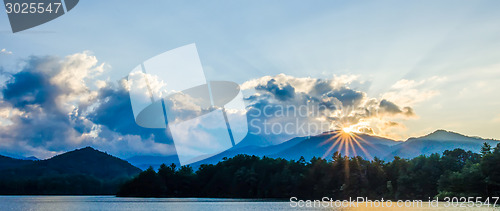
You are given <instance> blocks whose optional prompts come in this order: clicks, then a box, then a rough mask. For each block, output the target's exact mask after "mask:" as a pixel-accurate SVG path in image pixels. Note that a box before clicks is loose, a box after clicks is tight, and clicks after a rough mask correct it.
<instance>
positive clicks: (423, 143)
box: [385, 130, 500, 160]
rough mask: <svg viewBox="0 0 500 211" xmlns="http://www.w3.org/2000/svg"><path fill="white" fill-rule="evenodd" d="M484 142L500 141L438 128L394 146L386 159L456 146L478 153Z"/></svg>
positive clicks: (412, 155)
mask: <svg viewBox="0 0 500 211" xmlns="http://www.w3.org/2000/svg"><path fill="white" fill-rule="evenodd" d="M484 142H487V143H488V144H490V145H492V146H496V145H497V144H498V143H500V142H499V141H498V140H493V139H483V138H479V137H470V136H465V135H462V134H459V133H456V132H451V131H446V130H436V131H434V132H433V133H430V134H428V135H425V136H422V137H417V138H409V139H408V140H406V141H405V142H402V143H401V144H398V145H395V146H393V147H392V149H391V153H389V154H388V155H387V156H386V157H385V159H386V160H392V158H393V157H394V156H399V157H401V158H413V157H417V156H419V155H430V154H433V153H443V152H444V151H445V150H453V149H456V148H461V149H463V150H466V151H468V150H470V151H472V152H476V153H478V152H479V150H480V149H481V146H482V145H483V143H484Z"/></svg>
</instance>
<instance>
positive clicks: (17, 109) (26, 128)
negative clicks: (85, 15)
mask: <svg viewBox="0 0 500 211" xmlns="http://www.w3.org/2000/svg"><path fill="white" fill-rule="evenodd" d="M25 64H26V65H25V66H24V67H23V68H22V69H21V70H17V71H11V72H15V73H13V74H11V75H9V79H8V80H7V81H6V83H5V85H4V86H3V87H2V88H1V94H2V96H1V100H0V123H1V124H0V154H1V153H2V151H3V152H9V153H10V154H13V153H18V154H20V155H34V156H37V157H39V158H47V157H50V156H53V155H55V154H58V153H60V152H64V151H67V150H72V149H75V148H77V147H83V146H89V145H90V146H94V147H96V148H98V149H100V150H105V151H108V152H109V153H112V154H114V155H117V156H122V157H128V156H133V155H136V154H156V155H165V154H174V153H175V148H173V146H172V145H171V140H170V139H169V138H168V136H167V134H166V131H165V130H153V129H144V128H140V127H139V126H137V125H136V124H135V121H134V117H133V114H132V109H131V104H130V98H129V95H128V92H127V89H126V86H125V85H124V84H125V82H124V81H123V80H122V81H120V82H119V83H111V82H104V81H100V82H99V83H100V85H99V86H98V87H97V88H96V89H91V88H90V86H88V84H93V83H94V82H95V77H96V76H98V75H99V74H101V73H102V72H103V71H104V69H105V67H106V64H104V63H99V62H98V60H97V58H96V57H94V56H92V55H91V54H90V53H89V52H83V53H78V54H73V55H70V56H67V57H65V58H58V57H30V58H29V59H27V60H26V61H25Z"/></svg>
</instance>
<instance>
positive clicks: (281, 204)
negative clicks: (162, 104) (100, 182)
mask: <svg viewBox="0 0 500 211" xmlns="http://www.w3.org/2000/svg"><path fill="white" fill-rule="evenodd" d="M302 205H305V204H302ZM441 205H442V204H441ZM426 206H428V203H423V207H424V208H427V207H426ZM360 207H361V208H349V209H332V208H328V209H327V208H307V207H303V208H293V209H297V210H320V209H323V210H366V209H367V208H366V207H364V206H360ZM290 209H292V207H291V203H290V202H289V201H270V200H253V199H212V198H118V197H114V196H0V210H1V211H7V210H42V211H43V210H47V211H60V210H61V211H62V210H64V211H68V210H69V211H79V210H120V211H122V210H162V211H163V210H290ZM368 210H381V208H379V209H376V208H370V209H368ZM393 210H399V209H396V208H395V209H393ZM410 210H422V208H417V209H415V208H413V209H410ZM427 210H428V208H427ZM438 210H457V209H456V208H444V207H442V206H440V208H438ZM464 210H471V209H470V208H464ZM473 210H492V208H491V207H490V208H488V207H481V208H474V209H473Z"/></svg>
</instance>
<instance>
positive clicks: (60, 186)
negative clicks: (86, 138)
mask: <svg viewBox="0 0 500 211" xmlns="http://www.w3.org/2000/svg"><path fill="white" fill-rule="evenodd" d="M0 166H4V168H2V169H1V170H0V194H114V193H116V191H117V189H118V187H119V186H120V185H121V184H122V183H123V182H125V181H126V180H128V179H130V178H131V177H133V176H135V175H137V174H139V173H140V172H141V170H140V169H139V168H137V167H135V166H132V165H131V164H130V163H128V162H127V161H124V160H121V159H119V158H117V157H114V156H111V155H109V154H107V153H104V152H100V151H98V150H95V149H93V148H91V147H86V148H82V149H77V150H74V151H71V152H66V153H63V154H60V155H57V156H54V157H52V158H50V159H47V160H40V161H27V160H17V159H12V158H10V159H9V158H5V157H4V158H2V159H1V160H0Z"/></svg>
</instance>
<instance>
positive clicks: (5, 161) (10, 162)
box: [0, 155, 33, 171]
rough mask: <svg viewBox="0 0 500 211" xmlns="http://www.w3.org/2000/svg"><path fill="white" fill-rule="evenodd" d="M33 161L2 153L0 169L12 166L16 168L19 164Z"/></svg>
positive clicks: (22, 164)
mask: <svg viewBox="0 0 500 211" xmlns="http://www.w3.org/2000/svg"><path fill="white" fill-rule="evenodd" d="M32 163H33V161H31V160H21V159H15V158H11V157H6V156H3V155H0V171H1V170H4V169H12V168H16V167H19V166H24V165H28V164H32Z"/></svg>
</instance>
